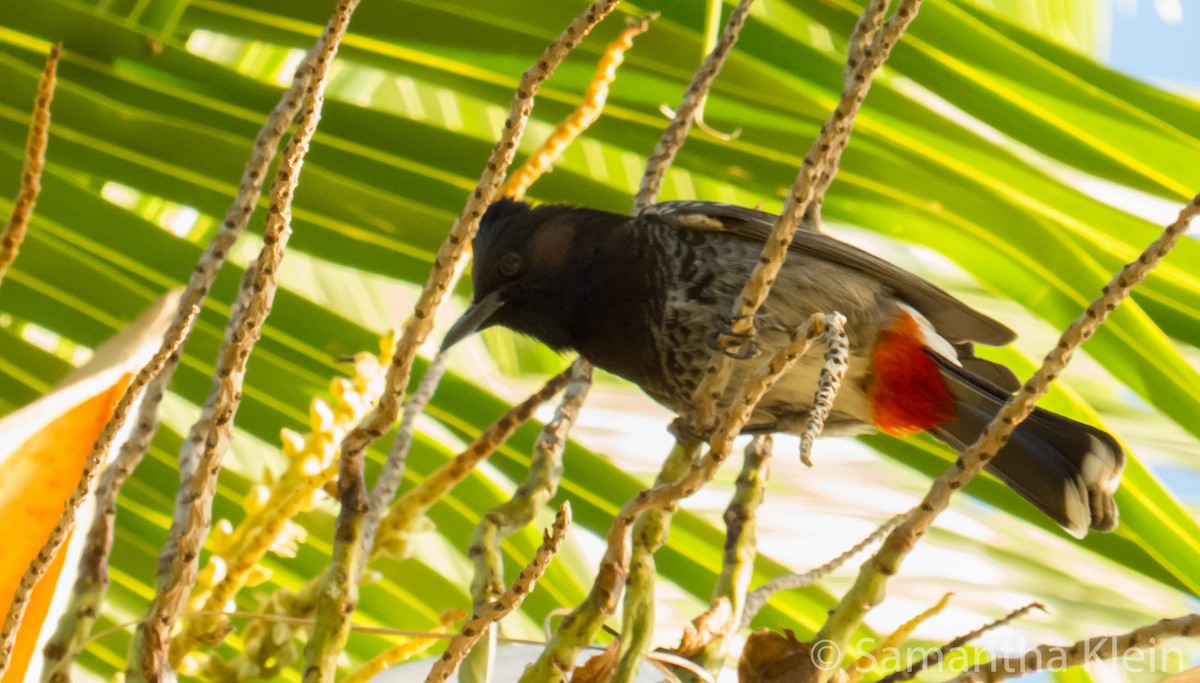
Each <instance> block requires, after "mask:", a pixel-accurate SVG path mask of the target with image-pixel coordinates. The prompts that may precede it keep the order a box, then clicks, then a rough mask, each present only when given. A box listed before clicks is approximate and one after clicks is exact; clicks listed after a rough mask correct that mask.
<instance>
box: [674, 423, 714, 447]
mask: <svg viewBox="0 0 1200 683" xmlns="http://www.w3.org/2000/svg"><path fill="white" fill-rule="evenodd" d="M667 431H668V432H670V433H671V436H674V437H675V440H676V441H680V442H683V443H705V442H707V441H708V437H709V436H710V435H709V434H704V433H701V431H700V430H699V428H698V427H697V426H696V424H695V423H693V422H692V421H691V420H686V419H684V418H682V417H677V418H675V419H674V420H671V424H670V425H669V426H668V427H667Z"/></svg>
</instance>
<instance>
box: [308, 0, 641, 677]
mask: <svg viewBox="0 0 1200 683" xmlns="http://www.w3.org/2000/svg"><path fill="white" fill-rule="evenodd" d="M618 2H619V0H595V2H593V3H592V4H591V5H589V6H588V8H587V9H585V10H584V11H583V12H582V13H581V14H579V15H578V16H577V17H576V18H575V19H574V20H573V21H572V22H571V24H570V25H569V26H568V27H567V28H566V30H565V31H563V33H562V34H561V35H560V36H559V37H558V38H556V39H555V40H554V42H552V43H551V44H550V45H549V46H548V47H547V48H546V50H545V51H544V52H543V53H542V56H541V57H540V58H539V59H538V60H537V62H536V63H535V64H534V65H533V66H532V67H530V69H529V70H528V71H526V72H525V75H524V76H522V77H521V81H520V83H519V84H518V86H517V92H516V93H515V94H514V96H513V101H512V105H511V108H510V110H509V117H508V119H507V120H506V121H505V125H504V132H503V133H502V134H501V137H500V140H499V142H497V143H496V146H495V148H494V149H493V150H492V154H491V157H490V158H489V159H488V162H487V166H486V168H485V169H484V171H483V174H482V176H481V177H480V179H479V183H478V184H477V186H476V189H475V191H474V192H473V193H472V194H471V197H470V198H469V199H468V200H467V204H466V206H465V207H464V209H463V212H462V213H461V214H460V215H459V217H458V219H457V220H456V221H455V223H454V226H453V227H452V228H451V229H450V234H449V235H448V236H447V237H446V240H445V241H444V242H443V243H442V246H441V248H440V249H439V250H438V253H437V256H436V257H435V259H434V264H433V269H432V270H431V271H430V274H429V278H428V280H426V283H425V287H424V289H423V290H422V292H421V295H420V297H419V298H418V299H417V303H416V305H415V307H414V310H413V315H412V316H411V317H410V318H409V319H408V321H407V322H406V323H405V325H404V329H403V331H402V333H401V335H400V339H399V340H397V342H396V350H395V352H394V354H393V356H392V363H391V365H390V366H389V368H388V373H387V379H386V382H385V389H384V393H383V396H382V397H381V398H380V400H379V403H378V404H377V405H376V406H375V409H374V410H372V411H371V413H370V414H369V415H368V416H367V417H366V418H365V419H364V420H363V421H362V422H361V423H360V424H359V425H358V426H357V427H355V428H354V429H353V430H352V431H351V432H350V433H349V434H348V435H347V436H346V438H345V439H343V441H342V446H341V454H340V458H339V469H338V496H339V498H340V502H341V512H340V513H339V515H338V520H337V531H336V535H335V537H334V546H333V558H332V560H331V562H330V567H329V571H328V572H327V573H326V576H325V581H324V585H323V587H322V589H321V591H320V599H319V602H318V607H317V626H316V628H315V630H314V632H313V634H312V637H311V638H310V640H309V643H308V647H307V648H306V649H305V660H306V665H305V681H331V680H332V679H333V675H334V670H335V668H336V657H337V654H338V653H340V652H341V651H342V649H343V647H344V645H345V641H346V636H347V634H348V633H349V623H350V615H351V614H353V612H354V607H355V604H356V602H357V599H358V598H357V593H358V590H357V581H356V578H357V576H358V572H359V567H360V565H361V563H362V562H363V560H364V558H363V550H362V547H361V546H362V539H363V531H364V522H363V518H364V515H365V514H366V511H367V506H368V503H367V493H366V484H365V482H364V480H363V468H364V456H365V452H366V449H367V447H368V446H369V445H370V444H372V443H374V442H375V441H376V440H377V439H379V437H381V436H382V435H383V434H384V433H385V432H386V431H387V429H388V428H389V427H390V426H391V424H392V423H393V422H394V421H395V420H396V416H397V414H398V413H399V411H400V400H401V397H402V395H403V393H404V390H405V387H406V386H407V385H408V380H409V376H410V374H411V372H412V363H413V358H414V357H415V356H416V353H417V349H418V348H419V347H420V345H421V344H422V343H424V341H425V339H426V338H427V337H428V336H429V333H430V331H431V330H432V329H433V318H434V313H435V311H436V309H437V307H438V305H439V304H440V303H441V302H442V299H443V298H444V297H445V294H446V292H447V290H448V285H449V283H450V282H451V280H452V279H453V277H454V273H455V272H456V270H457V268H458V265H459V261H460V260H461V259H462V258H463V256H464V254H465V252H466V248H467V245H468V244H470V242H471V239H472V238H473V237H474V235H475V232H476V230H477V229H478V228H479V219H480V217H481V216H482V215H483V212H484V210H485V209H486V207H487V206H488V204H490V203H491V201H492V199H493V197H494V196H495V195H496V193H497V191H498V190H499V187H500V184H501V182H502V181H503V179H504V174H505V172H506V171H507V170H508V167H509V165H510V164H511V163H512V159H513V155H514V153H515V151H516V146H517V143H518V142H519V141H520V138H521V134H522V133H523V132H524V130H525V125H526V123H527V122H528V120H529V113H530V111H531V110H532V107H533V97H534V95H536V94H537V91H538V88H539V87H540V86H541V84H542V82H544V81H545V80H546V78H547V77H548V76H549V75H550V74H551V73H552V72H553V71H554V69H555V68H556V67H557V66H558V64H559V63H561V62H562V60H563V58H565V57H566V55H567V53H568V52H570V51H571V50H572V49H574V47H575V46H576V45H578V44H579V41H580V40H581V39H582V38H583V37H584V36H586V35H587V34H588V33H589V32H590V31H591V30H592V28H593V27H594V26H595V25H596V24H598V23H599V22H600V21H601V20H602V19H603V18H604V17H606V16H608V14H609V13H610V12H612V10H613V9H614V8H615V7H616V5H617V3H618Z"/></svg>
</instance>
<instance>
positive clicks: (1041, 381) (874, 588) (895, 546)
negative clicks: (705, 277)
mask: <svg viewBox="0 0 1200 683" xmlns="http://www.w3.org/2000/svg"><path fill="white" fill-rule="evenodd" d="M1197 213H1200V195H1197V196H1196V197H1194V198H1193V199H1192V201H1191V202H1189V203H1188V204H1187V205H1186V206H1185V207H1184V208H1183V209H1182V210H1180V212H1179V216H1178V218H1176V220H1175V222H1174V223H1172V224H1170V225H1168V226H1167V227H1166V228H1165V229H1164V230H1163V233H1162V235H1160V236H1159V238H1158V239H1157V240H1155V241H1154V242H1153V243H1152V244H1150V246H1148V247H1147V248H1146V250H1145V251H1143V252H1142V254H1141V255H1140V256H1139V257H1138V259H1137V260H1136V261H1134V262H1133V263H1130V264H1128V265H1126V266H1125V267H1124V268H1122V269H1121V272H1119V273H1117V275H1116V276H1114V277H1113V279H1112V280H1111V281H1110V282H1109V283H1108V284H1107V285H1106V286H1105V287H1104V288H1103V290H1102V293H1101V295H1100V296H1099V297H1097V298H1096V299H1095V300H1094V301H1093V302H1092V303H1091V305H1089V306H1088V307H1087V309H1086V310H1085V311H1084V312H1083V314H1082V315H1080V316H1079V318H1077V319H1076V320H1075V322H1073V323H1071V325H1070V326H1068V327H1067V329H1066V330H1064V331H1063V333H1062V336H1061V337H1059V340H1058V344H1057V345H1056V346H1055V348H1054V349H1053V350H1052V351H1051V352H1050V353H1049V354H1047V355H1046V358H1045V360H1044V361H1043V362H1042V366H1041V368H1039V369H1038V371H1037V372H1035V373H1034V375H1033V377H1031V378H1030V379H1029V380H1028V381H1027V382H1025V384H1024V385H1023V386H1022V387H1021V390H1020V391H1018V392H1017V393H1016V395H1014V396H1013V397H1012V398H1010V399H1009V400H1008V402H1007V403H1005V404H1004V407H1003V408H1001V410H1000V412H999V413H997V414H996V417H995V418H994V419H993V420H992V421H991V423H990V424H989V425H988V426H987V428H985V429H984V430H983V433H982V434H981V435H980V436H979V439H978V440H976V442H975V443H974V444H972V445H971V447H970V448H968V449H967V450H966V451H965V452H964V453H963V454H962V455H961V456H959V458H958V460H957V461H955V463H954V465H953V466H952V467H950V469H949V470H947V471H946V472H945V473H944V474H942V476H940V477H938V478H937V479H936V480H935V481H934V482H933V484H932V486H931V487H930V489H929V492H928V493H927V494H926V495H925V498H924V500H922V501H921V504H920V505H918V506H917V507H916V508H914V509H913V510H912V511H911V512H910V513H909V514H908V516H907V517H906V518H905V519H904V521H902V522H901V523H900V525H899V526H897V527H896V528H895V529H894V530H893V531H892V532H891V533H890V534H888V537H887V538H886V539H885V540H884V542H883V547H881V548H880V549H879V551H878V552H876V553H875V555H874V556H873V557H872V558H871V559H870V560H868V561H867V562H865V563H864V564H863V566H862V568H861V570H860V571H859V575H858V578H857V580H856V581H855V583H854V585H853V586H852V587H851V588H850V590H849V591H848V592H847V593H846V595H845V596H844V597H843V598H842V600H841V602H840V603H839V604H838V606H837V607H836V608H835V609H834V610H833V612H831V613H830V616H829V620H828V621H827V622H826V623H825V625H824V626H823V627H822V628H821V631H820V632H819V633H818V634H817V635H816V636H815V637H814V642H816V641H817V640H826V641H829V642H830V643H832V644H834V645H835V646H837V647H845V646H846V644H847V643H848V642H849V640H850V637H851V635H852V633H853V631H854V629H855V628H856V627H857V626H858V624H859V623H861V622H862V618H863V616H864V615H865V614H866V613H867V612H868V611H869V610H870V609H871V608H872V607H874V606H875V605H877V604H879V603H880V602H881V601H882V600H883V598H884V594H885V592H886V588H887V580H888V578H889V577H891V576H893V575H895V574H896V572H897V571H898V570H899V568H900V564H901V562H903V561H904V558H905V557H906V556H907V555H908V552H909V551H910V550H912V548H913V547H914V546H915V545H916V543H917V540H918V539H919V538H920V537H921V536H922V535H923V534H924V533H925V531H926V530H927V529H928V528H929V526H930V524H932V523H933V520H934V519H935V518H936V517H937V515H938V514H939V513H940V512H941V511H942V510H944V509H946V506H947V505H949V503H950V496H951V495H952V494H953V493H954V492H955V491H957V490H959V489H961V488H962V487H963V486H965V485H966V484H967V482H969V481H970V480H971V478H972V477H974V476H975V475H976V474H978V473H979V471H980V470H982V469H983V467H984V465H986V464H987V463H988V461H990V460H991V459H992V458H994V457H995V456H996V453H997V452H999V450H1000V448H1001V447H1002V446H1003V445H1004V444H1005V443H1006V442H1007V440H1008V437H1009V435H1010V434H1012V431H1013V430H1014V429H1016V427H1017V425H1019V424H1020V423H1021V422H1022V421H1024V420H1025V418H1027V417H1029V414H1030V413H1032V412H1033V408H1034V405H1035V404H1036V403H1037V401H1038V399H1040V398H1041V397H1042V396H1043V395H1045V393H1046V392H1047V391H1048V390H1049V389H1050V384H1051V383H1052V382H1053V381H1054V380H1055V379H1057V378H1058V376H1059V375H1060V374H1061V373H1062V371H1063V369H1064V368H1066V366H1067V364H1068V363H1069V362H1070V360H1071V356H1072V355H1073V354H1074V352H1075V349H1076V348H1078V346H1079V345H1080V344H1082V343H1083V342H1084V341H1085V340H1086V339H1088V338H1089V337H1091V336H1092V334H1093V333H1094V332H1095V331H1096V329H1097V328H1098V327H1099V326H1100V325H1101V324H1102V323H1103V322H1104V321H1105V320H1107V319H1108V316H1109V314H1111V313H1112V312H1113V311H1114V310H1116V308H1117V306H1118V305H1120V303H1121V302H1122V301H1123V300H1124V299H1125V298H1126V297H1127V296H1128V295H1129V290H1130V289H1131V288H1132V287H1133V286H1134V285H1136V284H1138V283H1140V282H1141V281H1142V280H1143V279H1145V277H1146V275H1148V274H1149V273H1150V271H1151V270H1153V269H1154V266H1156V265H1157V264H1158V263H1159V261H1160V260H1162V258H1163V257H1164V256H1166V255H1167V254H1168V253H1170V251H1171V249H1172V248H1174V246H1175V245H1176V244H1177V243H1178V241H1179V239H1180V238H1181V237H1182V236H1183V234H1184V232H1185V231H1186V230H1187V226H1188V223H1190V222H1191V220H1192V218H1193V217H1194V216H1195V215H1196V214H1197ZM831 649H836V648H831ZM826 664H828V663H826ZM828 673H829V672H828V671H827V670H825V669H824V668H823V669H822V674H823V675H828ZM823 680H825V679H823Z"/></svg>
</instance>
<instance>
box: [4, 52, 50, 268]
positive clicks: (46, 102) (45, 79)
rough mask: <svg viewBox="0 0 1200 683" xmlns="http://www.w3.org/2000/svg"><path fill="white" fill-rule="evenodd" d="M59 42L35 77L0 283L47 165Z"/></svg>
mask: <svg viewBox="0 0 1200 683" xmlns="http://www.w3.org/2000/svg"><path fill="white" fill-rule="evenodd" d="M60 54H62V43H55V45H54V47H52V48H50V55H49V56H48V57H46V67H45V68H44V69H43V70H42V76H41V78H40V79H39V80H38V91H37V98H36V99H34V101H33V116H32V117H31V119H30V122H29V138H28V139H27V140H26V142H25V166H24V168H22V169H21V189H20V190H18V191H17V200H16V202H15V204H14V205H13V212H12V216H10V217H9V219H8V224H7V225H6V226H5V227H4V232H3V233H2V234H0V283H3V282H4V275H5V273H7V272H8V267H9V266H11V265H12V262H13V261H15V260H16V259H17V252H18V251H20V248H21V242H23V241H24V240H25V230H26V228H28V226H29V219H30V218H32V217H33V205H34V204H36V203H37V198H38V194H40V193H41V191H42V168H44V167H45V166H46V141H47V140H48V139H49V137H50V102H51V101H53V100H54V84H55V83H56V77H57V74H58V57H59V55H60Z"/></svg>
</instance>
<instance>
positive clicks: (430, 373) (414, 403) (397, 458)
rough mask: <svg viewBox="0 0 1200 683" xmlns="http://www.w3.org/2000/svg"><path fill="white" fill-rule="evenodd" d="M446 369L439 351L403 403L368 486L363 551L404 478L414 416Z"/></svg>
mask: <svg viewBox="0 0 1200 683" xmlns="http://www.w3.org/2000/svg"><path fill="white" fill-rule="evenodd" d="M445 372H446V354H445V352H442V353H439V354H437V355H436V356H434V357H433V360H431V361H429V365H427V366H426V367H425V374H424V375H422V376H421V383H420V384H419V385H418V386H417V390H416V391H415V392H414V393H413V395H412V396H411V397H409V399H408V402H407V403H405V405H404V414H403V415H402V416H401V418H400V429H399V431H397V432H396V439H395V441H393V442H392V447H391V449H389V450H388V456H387V460H386V461H385V462H384V464H383V469H382V470H380V472H379V476H378V477H377V478H376V479H375V486H373V487H372V488H371V498H370V501H368V504H367V505H368V508H367V518H366V520H365V521H364V523H363V540H362V546H363V551H364V552H367V553H369V552H370V551H371V549H372V548H374V547H375V533H376V532H377V531H378V530H379V524H380V522H381V521H382V520H383V516H384V514H385V513H386V512H387V509H388V504H389V503H391V502H392V498H394V497H395V496H396V491H397V490H398V489H399V488H400V481H401V479H403V478H404V465H405V463H406V462H407V460H408V449H409V448H411V447H412V441H413V434H414V433H415V432H416V429H417V416H419V415H420V414H421V413H423V412H425V406H427V405H429V401H430V400H432V399H433V394H434V392H435V391H437V386H438V383H439V382H441V380H442V375H443V374H445ZM368 556H369V555H368ZM364 569H366V563H365V562H364V563H363V564H362V566H360V567H359V572H360V574H361V572H362V571H363V570H364Z"/></svg>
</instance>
